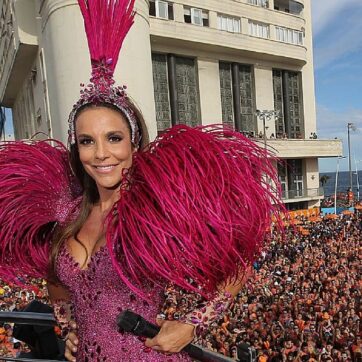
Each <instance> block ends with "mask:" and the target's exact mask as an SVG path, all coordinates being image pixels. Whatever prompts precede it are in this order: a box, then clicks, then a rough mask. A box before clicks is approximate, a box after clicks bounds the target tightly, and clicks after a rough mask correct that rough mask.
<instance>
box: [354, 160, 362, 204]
mask: <svg viewBox="0 0 362 362" xmlns="http://www.w3.org/2000/svg"><path fill="white" fill-rule="evenodd" d="M360 162H362V160H358V161H356V159H355V160H354V164H355V167H356V182H357V202H359V177H358V169H357V163H360Z"/></svg>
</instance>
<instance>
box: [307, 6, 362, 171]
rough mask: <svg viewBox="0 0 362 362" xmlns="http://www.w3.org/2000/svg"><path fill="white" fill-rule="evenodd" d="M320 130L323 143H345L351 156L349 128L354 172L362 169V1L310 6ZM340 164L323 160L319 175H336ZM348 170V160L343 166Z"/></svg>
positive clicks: (344, 146) (345, 152) (345, 148)
mask: <svg viewBox="0 0 362 362" xmlns="http://www.w3.org/2000/svg"><path fill="white" fill-rule="evenodd" d="M311 1H312V16H313V34H314V68H315V85H316V105H317V128H318V136H319V137H320V138H335V137H338V138H340V139H342V140H343V152H344V155H345V156H348V146H347V123H348V122H352V123H354V124H355V126H356V127H357V130H356V131H353V132H351V149H352V151H351V155H352V168H355V159H356V161H357V167H358V169H360V170H361V169H362V37H361V34H362V21H361V19H362V1H361V0H349V1H341V0H311ZM336 164H337V161H336V159H321V160H320V162H319V165H320V171H322V172H324V171H332V172H333V171H335V170H336ZM340 166H341V170H348V160H347V158H346V159H343V160H341V161H340Z"/></svg>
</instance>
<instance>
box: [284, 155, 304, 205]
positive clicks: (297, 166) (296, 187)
mask: <svg viewBox="0 0 362 362" xmlns="http://www.w3.org/2000/svg"><path fill="white" fill-rule="evenodd" d="M278 177H279V181H280V183H281V187H282V198H284V199H295V198H298V197H303V196H305V192H304V182H303V161H302V160H301V159H290V160H284V161H283V162H282V163H279V164H278Z"/></svg>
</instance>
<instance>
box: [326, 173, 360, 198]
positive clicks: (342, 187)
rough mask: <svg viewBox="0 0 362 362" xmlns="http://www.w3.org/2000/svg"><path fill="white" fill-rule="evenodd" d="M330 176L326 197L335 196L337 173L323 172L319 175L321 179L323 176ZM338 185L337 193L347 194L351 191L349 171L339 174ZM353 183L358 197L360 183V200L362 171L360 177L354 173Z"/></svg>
mask: <svg viewBox="0 0 362 362" xmlns="http://www.w3.org/2000/svg"><path fill="white" fill-rule="evenodd" d="M323 175H327V176H329V179H328V181H327V183H326V184H325V185H324V195H325V196H330V195H334V190H335V185H336V173H335V172H324V173H323V172H321V173H320V174H319V179H320V178H321V177H322V176H323ZM337 181H338V184H337V192H347V191H348V189H349V187H350V186H349V184H350V182H349V172H348V171H340V172H338V180H337ZM352 181H353V192H354V194H355V195H356V196H357V191H358V187H357V185H358V183H359V185H360V187H359V191H360V198H362V170H359V171H358V177H357V174H356V171H352Z"/></svg>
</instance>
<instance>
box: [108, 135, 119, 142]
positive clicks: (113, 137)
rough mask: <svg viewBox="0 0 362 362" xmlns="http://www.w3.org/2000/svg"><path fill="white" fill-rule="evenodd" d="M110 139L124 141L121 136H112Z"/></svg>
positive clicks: (111, 140)
mask: <svg viewBox="0 0 362 362" xmlns="http://www.w3.org/2000/svg"><path fill="white" fill-rule="evenodd" d="M109 141H110V142H120V141H122V137H120V136H110V137H109Z"/></svg>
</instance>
